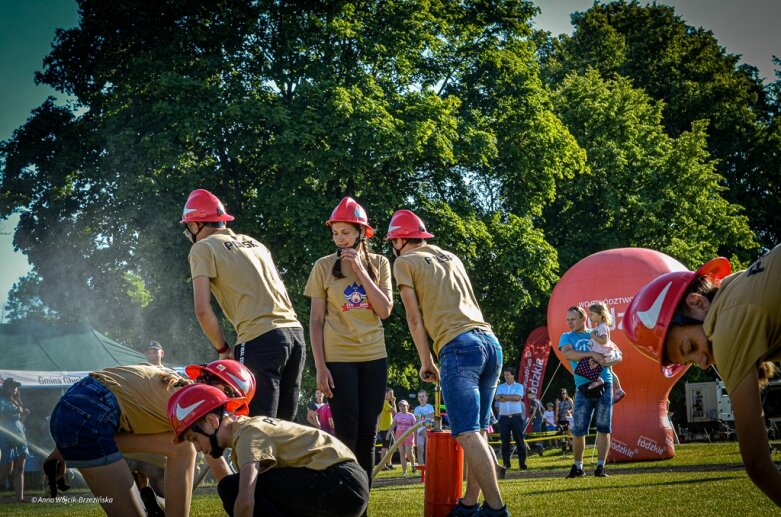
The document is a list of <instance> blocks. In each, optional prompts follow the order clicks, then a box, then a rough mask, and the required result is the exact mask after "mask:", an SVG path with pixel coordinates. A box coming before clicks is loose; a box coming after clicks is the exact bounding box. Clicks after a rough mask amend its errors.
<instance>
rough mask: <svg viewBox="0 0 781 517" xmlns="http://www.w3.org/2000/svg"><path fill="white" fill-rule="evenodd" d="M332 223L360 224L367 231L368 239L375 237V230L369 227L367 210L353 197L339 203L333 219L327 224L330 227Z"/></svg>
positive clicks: (332, 213) (332, 214) (330, 218)
mask: <svg viewBox="0 0 781 517" xmlns="http://www.w3.org/2000/svg"><path fill="white" fill-rule="evenodd" d="M331 223H352V224H359V225H361V226H363V227H364V228H365V229H366V238H367V239H369V238H371V236H372V235H374V228H372V227H371V226H369V216H367V215H366V210H364V209H363V207H362V206H361V205H359V204H358V202H357V201H356V200H354V199H353V198H351V197H346V198H343V199H342V200H341V201H339V204H338V205H337V207H336V208H334V211H333V212H331V217H329V218H328V220H327V221H326V222H325V224H327V225H328V226H329V227H330V226H331Z"/></svg>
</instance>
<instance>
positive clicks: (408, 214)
mask: <svg viewBox="0 0 781 517" xmlns="http://www.w3.org/2000/svg"><path fill="white" fill-rule="evenodd" d="M432 237H433V235H432V234H430V233H428V232H427V231H426V225H424V224H423V221H422V220H421V219H420V217H418V216H417V215H415V214H414V213H413V212H412V211H411V210H399V211H397V212H396V213H395V214H393V217H391V220H390V224H389V225H388V235H386V236H385V240H386V241H387V240H391V239H430V238H432Z"/></svg>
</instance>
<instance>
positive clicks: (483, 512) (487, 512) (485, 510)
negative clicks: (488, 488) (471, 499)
mask: <svg viewBox="0 0 781 517" xmlns="http://www.w3.org/2000/svg"><path fill="white" fill-rule="evenodd" d="M475 515H477V516H480V517H482V516H485V517H510V512H509V510H507V505H504V506H502V507H501V508H499V509H498V510H494V509H493V508H491V507H490V506H488V503H485V502H484V503H483V506H481V507H480V511H478V512H477V513H476V514H475Z"/></svg>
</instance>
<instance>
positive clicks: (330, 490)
mask: <svg viewBox="0 0 781 517" xmlns="http://www.w3.org/2000/svg"><path fill="white" fill-rule="evenodd" d="M217 494H219V496H220V499H221V500H222V506H223V507H224V508H225V511H226V512H227V513H228V515H230V516H231V517H232V516H233V508H234V506H235V505H236V498H237V497H238V495H239V474H231V475H229V476H225V477H224V478H222V479H221V480H220V483H219V484H218V485H217ZM368 502H369V481H368V479H367V478H366V473H365V472H364V471H363V469H362V468H361V467H360V466H358V464H357V463H355V462H354V461H347V462H344V463H339V464H338V465H333V466H331V467H329V468H327V469H326V470H312V469H308V468H304V467H298V468H292V467H284V468H272V469H270V470H267V471H266V472H264V473H262V474H260V475H259V476H258V479H257V482H256V483H255V511H254V512H253V515H262V516H264V517H277V516H302V517H303V516H312V517H319V516H322V517H331V516H333V517H354V516H358V515H361V514H362V513H363V512H364V511H365V510H366V506H367V504H368Z"/></svg>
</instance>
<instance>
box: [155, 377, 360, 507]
mask: <svg viewBox="0 0 781 517" xmlns="http://www.w3.org/2000/svg"><path fill="white" fill-rule="evenodd" d="M243 403H244V401H243V399H241V398H235V399H231V398H228V396H227V395H225V393H223V392H222V391H220V390H219V389H217V388H214V387H212V386H205V385H192V386H187V387H185V388H183V389H181V390H180V391H179V392H177V393H176V395H175V396H173V397H171V399H170V401H169V403H168V418H169V419H170V421H171V425H172V426H173V428H174V433H175V435H176V437H175V441H176V442H181V441H184V440H186V441H189V442H191V443H192V444H193V445H195V448H196V450H198V451H203V452H204V453H206V454H210V455H211V456H213V457H217V456H220V455H221V454H222V452H223V450H224V449H226V448H231V449H232V450H233V454H232V456H231V458H232V460H233V463H234V464H235V466H236V467H237V469H238V470H239V473H238V474H233V475H229V476H226V477H225V478H223V479H222V480H221V481H220V483H219V485H218V487H217V492H218V494H219V496H220V499H222V503H223V506H224V508H225V511H226V512H227V513H228V515H234V514H236V515H277V514H282V515H287V514H294V515H312V516H318V515H322V516H357V515H361V514H362V513H363V512H364V510H365V509H366V505H367V504H368V500H369V480H368V478H367V476H366V472H365V471H364V470H363V469H362V468H361V467H360V466H359V465H358V463H357V461H356V459H355V455H353V453H352V452H351V451H350V449H348V448H347V446H346V445H344V444H343V443H342V442H340V441H339V440H337V439H336V438H334V437H333V436H331V435H329V434H327V433H324V432H322V431H320V430H319V429H313V428H311V427H305V426H302V425H299V424H295V423H292V422H287V421H284V420H279V419H276V418H270V417H263V416H259V417H252V418H247V417H242V416H237V415H235V414H234V413H233V411H234V410H235V409H236V408H237V407H239V406H240V405H241V404H243ZM304 488H306V489H304Z"/></svg>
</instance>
